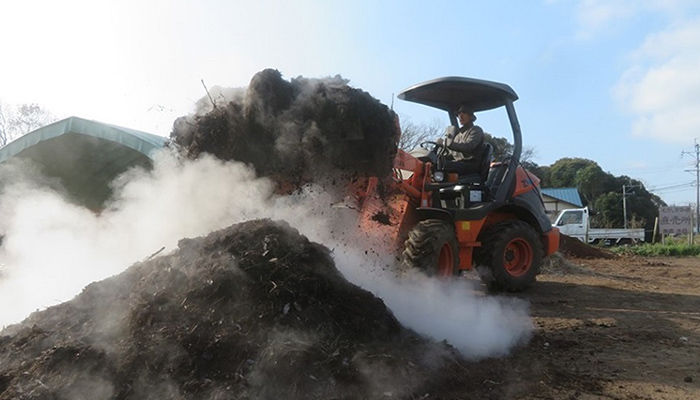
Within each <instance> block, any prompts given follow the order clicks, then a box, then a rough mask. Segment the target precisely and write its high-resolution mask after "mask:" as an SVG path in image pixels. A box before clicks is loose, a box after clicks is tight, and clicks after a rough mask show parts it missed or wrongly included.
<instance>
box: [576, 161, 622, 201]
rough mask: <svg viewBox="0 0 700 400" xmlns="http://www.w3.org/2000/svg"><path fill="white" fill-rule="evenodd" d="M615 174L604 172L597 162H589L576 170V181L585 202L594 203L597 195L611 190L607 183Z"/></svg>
mask: <svg viewBox="0 0 700 400" xmlns="http://www.w3.org/2000/svg"><path fill="white" fill-rule="evenodd" d="M611 179H613V176H612V175H610V174H608V173H607V172H603V170H602V169H601V168H600V166H599V165H598V164H597V163H595V162H594V163H593V164H589V165H588V166H586V167H585V168H583V169H581V170H579V171H578V172H576V175H575V176H574V183H575V186H576V188H578V192H579V194H581V196H583V200H584V203H585V204H592V203H593V202H594V201H595V199H596V197H598V196H600V195H602V194H604V193H607V192H609V191H610V190H609V189H608V188H607V186H609V184H607V183H608V182H609V181H610V180H611Z"/></svg>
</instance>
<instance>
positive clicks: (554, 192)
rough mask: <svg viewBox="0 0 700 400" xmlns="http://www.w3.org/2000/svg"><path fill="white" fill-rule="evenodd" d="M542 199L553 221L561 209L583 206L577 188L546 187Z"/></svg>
mask: <svg viewBox="0 0 700 400" xmlns="http://www.w3.org/2000/svg"><path fill="white" fill-rule="evenodd" d="M542 199H543V200H544V207H545V210H546V211H547V215H549V218H550V219H551V220H552V221H553V220H554V219H555V218H556V217H557V215H558V214H559V212H560V211H561V210H568V209H570V208H581V207H583V203H582V202H581V196H580V195H579V193H578V189H576V188H544V189H542Z"/></svg>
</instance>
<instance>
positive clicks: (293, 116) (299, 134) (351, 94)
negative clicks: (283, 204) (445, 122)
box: [171, 69, 399, 188]
mask: <svg viewBox="0 0 700 400" xmlns="http://www.w3.org/2000/svg"><path fill="white" fill-rule="evenodd" d="M233 97H234V98H233V99H225V100H224V101H223V102H221V101H219V100H218V96H217V97H216V98H211V101H209V103H208V109H209V111H208V112H206V113H204V114H201V113H200V114H198V115H194V116H187V117H181V118H179V119H177V120H176V121H175V123H174V127H173V132H172V133H171V138H172V139H173V141H174V142H175V143H177V144H178V145H179V146H181V147H182V148H184V149H185V151H186V153H187V154H188V156H190V157H197V156H198V155H199V154H201V153H203V152H206V153H210V154H213V155H215V156H216V157H218V158H220V159H222V160H236V161H241V162H244V163H247V164H250V165H252V166H253V167H254V168H255V171H256V173H257V174H258V176H266V177H270V178H272V179H273V180H275V181H276V182H278V183H279V184H280V186H281V187H282V188H297V187H299V186H301V185H303V184H304V183H306V182H310V181H313V182H324V181H327V182H334V181H335V183H338V184H339V183H342V182H347V181H349V180H353V179H355V178H356V177H358V176H360V177H366V176H378V177H387V176H389V174H390V172H391V168H392V163H393V157H394V155H395V153H396V144H397V142H398V138H399V128H398V124H397V122H396V121H397V119H396V116H395V115H394V113H393V112H392V111H391V110H390V109H389V108H388V107H386V106H385V105H383V104H381V103H380V102H379V101H378V100H376V99H374V98H373V97H371V96H370V95H369V94H368V93H366V92H363V91H361V90H359V89H355V88H352V87H350V86H348V84H347V81H346V80H344V79H342V78H340V77H338V76H336V77H334V78H327V79H308V78H303V77H298V78H295V79H292V80H291V81H286V80H284V79H283V78H282V76H281V74H280V72H279V71H277V70H273V69H266V70H263V71H261V72H259V73H257V74H256V75H255V76H254V77H253V78H252V79H251V81H250V85H249V86H248V88H247V89H246V91H245V93H239V94H238V96H233ZM203 100H204V101H205V103H206V100H207V99H203ZM220 103H225V104H220ZM214 104H215V105H214Z"/></svg>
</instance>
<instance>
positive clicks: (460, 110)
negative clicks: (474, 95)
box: [457, 104, 474, 114]
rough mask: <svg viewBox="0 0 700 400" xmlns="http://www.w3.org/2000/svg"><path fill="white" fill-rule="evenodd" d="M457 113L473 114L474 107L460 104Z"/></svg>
mask: <svg viewBox="0 0 700 400" xmlns="http://www.w3.org/2000/svg"><path fill="white" fill-rule="evenodd" d="M459 113H467V114H474V109H473V108H472V107H471V106H469V104H462V105H461V106H459V108H458V109H457V114H459Z"/></svg>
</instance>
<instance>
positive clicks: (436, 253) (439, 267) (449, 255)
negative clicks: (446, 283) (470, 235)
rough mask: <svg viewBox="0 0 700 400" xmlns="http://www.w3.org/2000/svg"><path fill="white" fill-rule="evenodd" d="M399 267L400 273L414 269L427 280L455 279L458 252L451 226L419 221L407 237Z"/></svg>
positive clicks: (432, 220)
mask: <svg viewBox="0 0 700 400" xmlns="http://www.w3.org/2000/svg"><path fill="white" fill-rule="evenodd" d="M401 264H402V268H403V269H404V270H410V269H413V268H418V269H419V270H421V271H423V272H424V273H425V274H426V275H428V276H440V277H451V276H453V275H456V274H457V272H458V271H459V268H458V266H459V248H458V247H457V237H456V235H455V228H454V225H452V224H449V223H447V222H444V221H441V220H438V219H426V220H424V221H420V222H419V223H418V224H417V225H416V226H415V227H413V229H412V230H411V231H410V232H409V233H408V238H407V239H406V242H405V247H404V251H403V253H402V254H401Z"/></svg>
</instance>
